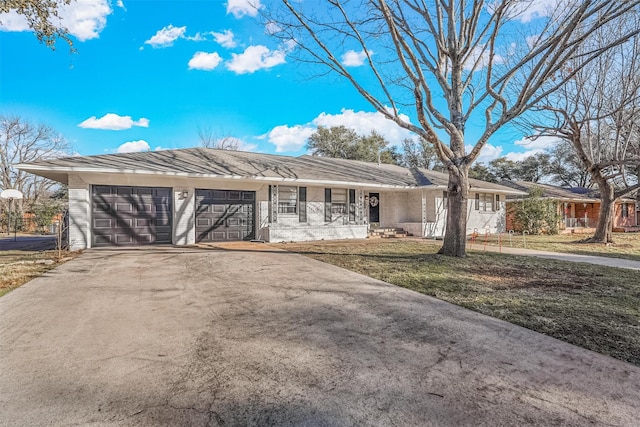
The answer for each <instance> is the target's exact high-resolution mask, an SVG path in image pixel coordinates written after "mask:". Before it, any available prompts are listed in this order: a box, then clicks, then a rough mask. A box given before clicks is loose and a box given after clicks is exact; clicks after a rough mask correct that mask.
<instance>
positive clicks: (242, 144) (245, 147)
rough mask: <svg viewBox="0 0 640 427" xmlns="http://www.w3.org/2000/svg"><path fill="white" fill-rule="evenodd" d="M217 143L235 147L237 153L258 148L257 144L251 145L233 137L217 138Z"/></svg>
mask: <svg viewBox="0 0 640 427" xmlns="http://www.w3.org/2000/svg"><path fill="white" fill-rule="evenodd" d="M216 142H217V143H219V144H220V143H226V144H227V145H236V146H237V147H238V150H239V151H255V150H256V149H257V148H258V145H257V144H252V143H249V142H247V141H245V140H244V139H240V138H236V137H233V136H227V137H224V138H218V140H217V141H216Z"/></svg>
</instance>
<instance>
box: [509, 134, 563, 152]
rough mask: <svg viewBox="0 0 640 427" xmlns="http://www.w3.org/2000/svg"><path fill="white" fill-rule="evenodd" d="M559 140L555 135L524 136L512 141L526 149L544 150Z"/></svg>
mask: <svg viewBox="0 0 640 427" xmlns="http://www.w3.org/2000/svg"><path fill="white" fill-rule="evenodd" d="M559 142H560V139H559V138H556V137H555V136H539V137H537V138H530V137H524V138H522V139H519V140H517V141H515V142H514V144H515V145H519V146H521V147H525V148H527V149H528V150H544V149H545V148H549V147H551V146H553V145H556V144H558V143H559Z"/></svg>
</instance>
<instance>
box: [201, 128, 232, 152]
mask: <svg viewBox="0 0 640 427" xmlns="http://www.w3.org/2000/svg"><path fill="white" fill-rule="evenodd" d="M198 137H199V138H200V146H202V147H205V148H217V149H219V150H233V151H237V150H239V149H240V140H239V139H238V138H234V137H232V136H223V137H219V136H218V135H217V134H216V133H215V132H214V131H213V130H212V129H211V128H210V127H204V128H202V127H200V126H198Z"/></svg>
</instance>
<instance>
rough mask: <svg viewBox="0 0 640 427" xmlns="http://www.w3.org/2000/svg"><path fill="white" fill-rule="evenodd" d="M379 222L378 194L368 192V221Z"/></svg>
mask: <svg viewBox="0 0 640 427" xmlns="http://www.w3.org/2000/svg"><path fill="white" fill-rule="evenodd" d="M372 222H380V194H379V193H369V223H372Z"/></svg>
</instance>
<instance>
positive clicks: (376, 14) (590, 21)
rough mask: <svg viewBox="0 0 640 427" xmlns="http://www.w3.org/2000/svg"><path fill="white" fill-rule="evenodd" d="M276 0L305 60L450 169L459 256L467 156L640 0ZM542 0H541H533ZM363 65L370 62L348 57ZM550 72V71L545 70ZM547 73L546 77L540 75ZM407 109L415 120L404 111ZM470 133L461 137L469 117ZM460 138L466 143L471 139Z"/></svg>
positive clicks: (549, 88)
mask: <svg viewBox="0 0 640 427" xmlns="http://www.w3.org/2000/svg"><path fill="white" fill-rule="evenodd" d="M309 3H310V2H297V1H293V0H282V5H283V8H282V9H281V10H274V9H273V8H270V9H269V11H268V12H265V13H267V14H268V15H267V16H266V17H265V18H266V20H267V21H268V22H269V24H270V25H269V28H270V30H271V31H270V33H273V34H274V36H276V37H280V38H281V39H282V40H283V41H285V42H288V43H290V44H295V45H296V46H297V50H296V53H295V54H296V55H298V59H299V60H301V61H306V62H308V63H310V64H318V65H319V66H320V70H322V71H320V70H319V73H322V72H327V71H328V72H332V73H335V74H337V75H339V76H341V77H343V78H344V79H346V80H347V81H348V82H349V83H350V84H351V85H352V86H353V87H354V88H355V89H356V90H357V91H358V92H359V94H360V95H361V96H362V97H364V99H366V100H367V101H368V102H369V103H370V104H371V105H372V106H373V107H374V108H375V109H376V110H377V111H378V112H380V113H381V114H383V115H384V116H385V117H386V118H388V119H390V120H393V121H394V122H396V123H397V124H398V125H399V126H401V127H403V128H405V129H408V130H411V131H413V132H415V133H416V134H417V135H418V136H420V137H422V138H423V139H425V140H426V141H428V142H429V143H430V144H432V145H433V146H434V148H435V150H436V153H437V154H438V157H439V159H440V161H441V162H442V163H443V164H444V166H445V167H446V169H447V172H448V174H449V185H448V191H447V193H448V197H447V200H448V209H447V228H446V232H445V237H444V242H443V246H442V248H441V250H440V253H442V254H445V255H451V256H460V257H462V256H465V255H466V250H465V249H466V232H467V230H466V216H467V215H466V213H467V202H468V195H469V181H468V173H469V167H470V166H471V165H472V164H473V162H474V161H475V160H476V159H477V158H478V156H479V154H480V151H481V150H482V148H483V147H484V146H485V145H486V143H487V141H488V139H489V138H490V137H491V136H492V135H494V134H495V133H496V131H497V130H498V129H500V128H501V127H503V126H504V125H505V124H507V123H509V122H510V121H512V120H513V119H514V118H516V117H518V116H520V115H522V114H523V113H525V112H527V111H528V110H530V109H531V108H532V107H533V106H535V105H536V104H537V103H538V102H539V101H540V100H541V99H543V98H544V97H546V96H548V95H549V94H550V93H553V92H554V91H555V90H557V89H558V88H559V87H561V86H562V84H563V83H564V81H566V80H568V79H570V78H572V75H571V73H569V74H560V73H559V72H560V71H561V70H563V69H564V67H565V65H566V64H567V63H568V62H569V61H571V62H572V63H575V65H574V71H578V70H579V69H580V68H581V67H582V66H583V65H584V64H588V63H589V62H591V61H592V60H593V59H594V58H596V57H597V56H598V55H599V54H601V53H602V51H605V50H606V49H607V48H609V47H610V46H614V45H616V44H617V43H619V42H620V41H621V40H624V39H626V38H627V37H629V35H630V34H635V33H637V32H638V31H640V30H639V29H637V28H636V29H633V30H630V31H629V34H624V35H622V36H621V37H620V40H615V41H612V42H611V44H610V45H609V46H604V47H602V48H600V49H598V50H595V51H592V52H590V53H589V54H586V55H581V56H579V57H577V56H576V54H577V52H578V50H579V48H580V47H581V46H583V45H584V44H585V42H586V41H587V40H589V34H591V33H592V32H594V31H596V30H598V29H599V28H601V27H603V26H608V25H613V24H614V23H615V22H616V21H617V20H618V19H620V18H621V17H623V16H625V15H627V14H628V13H636V12H637V8H638V3H639V1H638V0H626V1H625V0H584V1H580V2H576V1H573V0H557V1H556V2H555V3H556V4H555V6H554V7H552V8H549V9H547V10H542V9H541V8H536V9H535V10H536V11H537V15H536V14H535V13H534V12H533V11H532V10H533V9H531V6H533V5H535V4H536V3H539V2H538V1H536V0H502V1H490V0H486V1H482V0H475V1H471V0H451V1H440V0H326V4H325V5H321V6H320V5H318V4H317V2H311V3H313V4H309ZM537 6H540V4H537ZM361 64H362V65H365V66H366V67H367V68H366V72H365V71H363V70H362V69H359V68H358V69H357V72H355V71H353V70H354V68H351V66H353V65H361ZM551 79H555V81H552V80H551ZM548 82H552V84H547V83H548ZM402 108H410V109H411V110H412V113H413V114H414V115H415V117H416V119H417V124H414V123H412V122H410V121H409V120H407V116H405V115H403V114H401V109H402ZM468 123H472V124H473V128H474V136H473V138H472V139H471V137H470V140H467V138H466V136H467V134H466V131H467V130H468V129H467V124H468ZM466 145H469V146H470V148H469V149H467V148H466Z"/></svg>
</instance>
